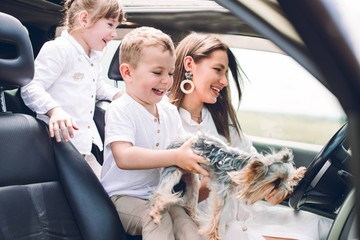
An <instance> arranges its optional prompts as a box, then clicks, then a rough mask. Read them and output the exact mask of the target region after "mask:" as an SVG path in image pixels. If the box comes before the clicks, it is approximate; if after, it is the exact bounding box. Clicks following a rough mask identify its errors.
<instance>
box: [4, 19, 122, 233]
mask: <svg viewBox="0 0 360 240" xmlns="http://www.w3.org/2000/svg"><path fill="white" fill-rule="evenodd" d="M0 22H2V23H4V22H6V23H7V24H6V25H5V24H2V25H1V26H0V44H1V45H2V48H1V49H2V50H4V51H0V69H1V71H0V72H1V73H0V86H1V93H3V91H4V90H11V89H16V88H19V87H21V86H23V85H25V84H26V83H28V82H29V81H30V80H31V79H32V77H33V74H34V58H33V53H32V47H31V43H30V39H29V37H28V33H27V31H26V29H25V28H24V26H23V25H22V24H21V23H20V22H19V21H18V20H17V19H16V18H14V17H12V16H10V15H7V14H4V13H0ZM4 45H6V46H4ZM8 49H12V50H13V49H16V50H17V51H7V50H8ZM2 96H3V95H2ZM1 106H2V112H1V113H0V152H1V158H0V165H1V169H2V173H1V175H0V205H1V208H0V229H1V238H2V239H24V237H25V238H26V239H94V240H95V239H96V240H99V239H104V240H108V239H126V238H125V234H124V229H123V228H122V225H121V223H120V220H119V218H118V216H117V213H116V210H115V208H114V206H113V204H112V202H111V201H110V199H109V197H108V195H107V193H106V192H105V190H104V189H103V187H102V186H101V184H100V182H99V181H98V179H97V177H96V176H95V174H94V173H93V172H92V170H91V168H90V167H89V166H88V165H87V164H86V163H85V161H83V159H82V156H81V155H80V153H79V152H78V151H77V150H76V149H75V148H74V147H73V145H72V144H71V143H70V142H60V143H58V142H56V141H52V139H51V138H50V136H49V132H48V130H47V126H46V125H45V124H44V123H43V122H41V121H38V120H36V118H34V117H33V116H31V115H28V114H23V113H14V112H10V111H7V110H6V109H5V107H4V106H6V103H4V98H2V101H1Z"/></svg>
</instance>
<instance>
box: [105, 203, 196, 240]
mask: <svg viewBox="0 0 360 240" xmlns="http://www.w3.org/2000/svg"><path fill="white" fill-rule="evenodd" d="M111 200H112V201H113V203H114V204H115V207H116V210H117V212H118V214H119V217H120V220H121V223H122V225H123V226H124V229H125V231H126V232H127V233H128V234H130V235H142V239H143V240H175V239H176V240H200V239H202V237H201V236H200V235H199V233H198V227H197V226H196V224H195V223H194V222H193V220H192V219H191V218H190V216H189V215H188V214H187V213H186V212H185V210H184V209H183V208H182V207H179V206H173V207H171V208H170V209H169V211H168V212H166V213H164V215H163V217H162V219H161V224H160V225H159V226H158V225H156V224H155V223H154V222H153V221H152V219H151V217H150V216H149V213H148V211H149V206H148V201H147V200H143V199H139V198H135V197H129V196H113V197H111Z"/></svg>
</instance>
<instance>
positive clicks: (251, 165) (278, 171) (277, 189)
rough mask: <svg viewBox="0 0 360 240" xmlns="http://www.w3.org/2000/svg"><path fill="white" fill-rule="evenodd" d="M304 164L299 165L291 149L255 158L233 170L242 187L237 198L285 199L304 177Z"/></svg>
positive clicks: (237, 181)
mask: <svg viewBox="0 0 360 240" xmlns="http://www.w3.org/2000/svg"><path fill="white" fill-rule="evenodd" d="M305 171H306V169H305V168H304V167H300V168H297V169H296V168H295V167H294V164H293V154H292V152H291V151H290V150H289V149H283V150H281V151H279V152H277V153H273V154H268V155H265V156H262V155H258V157H256V158H255V159H251V160H250V161H249V162H248V164H247V165H246V166H245V167H244V168H242V169H241V170H240V171H236V172H231V173H229V175H230V176H231V179H232V181H233V182H234V183H235V185H236V186H237V189H239V192H238V193H236V195H237V197H238V198H240V199H242V200H244V201H245V202H246V203H248V204H253V203H255V202H256V201H259V200H261V199H265V200H266V201H268V202H270V203H272V204H274V205H275V204H278V203H280V202H282V201H283V200H284V199H285V198H286V197H287V196H288V195H289V194H290V193H291V192H292V190H293V187H294V186H296V185H297V184H298V183H299V181H300V180H301V179H302V178H303V177H304V174H305Z"/></svg>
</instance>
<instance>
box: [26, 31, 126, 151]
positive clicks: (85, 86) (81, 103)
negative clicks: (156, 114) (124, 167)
mask: <svg viewBox="0 0 360 240" xmlns="http://www.w3.org/2000/svg"><path fill="white" fill-rule="evenodd" d="M100 60H101V53H100V52H98V51H92V52H91V53H90V56H88V55H87V54H86V53H85V51H84V49H83V47H82V46H81V45H80V44H79V43H78V42H77V41H76V40H75V39H74V38H73V37H72V36H71V35H70V34H69V33H68V32H67V31H63V32H62V34H61V36H59V37H57V38H56V39H55V40H51V41H48V42H46V43H45V44H44V45H43V47H42V48H41V50H40V52H39V54H38V56H37V57H36V59H35V76H34V78H33V80H32V81H31V82H30V83H29V84H27V85H26V86H24V87H22V88H21V96H22V98H23V100H24V102H25V104H26V105H27V106H28V107H29V108H30V109H32V110H33V111H34V112H36V113H37V116H38V118H39V119H41V120H43V121H45V122H46V123H48V121H49V117H48V116H46V115H45V114H46V113H47V112H48V111H49V110H51V109H52V108H54V107H58V106H61V107H62V108H63V109H64V110H65V111H66V112H67V113H68V114H69V115H70V116H71V117H72V118H73V120H75V122H76V123H77V125H78V126H79V130H78V131H74V134H75V136H74V138H71V139H70V140H71V142H72V143H73V144H74V145H75V147H76V148H77V149H78V150H79V151H80V153H82V154H89V153H90V152H91V145H92V143H93V142H94V143H95V144H96V145H97V146H99V148H100V149H102V142H101V139H100V136H99V133H98V131H97V128H96V125H95V122H94V121H93V116H94V109H95V101H96V100H97V99H106V100H112V97H113V96H114V95H115V94H116V93H118V92H119V89H117V88H115V87H112V86H111V85H109V84H106V83H105V81H104V80H103V79H102V77H101V64H100Z"/></svg>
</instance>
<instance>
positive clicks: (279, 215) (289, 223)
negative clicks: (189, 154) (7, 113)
mask: <svg viewBox="0 0 360 240" xmlns="http://www.w3.org/2000/svg"><path fill="white" fill-rule="evenodd" d="M179 113H180V116H181V118H182V123H183V126H184V129H185V131H186V132H189V133H196V132H197V131H202V132H204V133H207V134H211V135H213V136H216V137H219V138H221V139H223V140H224V141H225V137H223V136H220V135H219V134H218V133H217V130H216V127H215V123H214V121H213V119H212V117H211V114H210V112H209V111H208V110H207V109H206V108H203V109H202V112H201V116H202V120H203V121H202V122H201V123H200V124H199V123H197V122H195V121H193V120H192V119H191V115H190V113H189V112H188V111H186V110H185V109H183V108H179ZM230 137H231V143H232V144H231V146H233V147H238V148H240V149H241V150H243V151H248V152H256V149H255V148H254V147H253V146H252V141H251V140H250V139H249V138H248V137H247V136H246V135H245V134H243V136H242V139H240V138H239V136H238V135H237V134H236V131H235V129H234V128H233V127H230ZM207 202H208V201H207V200H205V201H203V202H201V203H200V204H199V207H200V209H202V208H204V207H205V205H206V204H208V203H207ZM224 211H226V214H224V216H227V217H229V219H234V218H235V219H236V220H235V221H232V222H230V223H229V224H228V225H227V226H226V229H227V231H226V234H225V238H224V239H225V240H235V239H249V240H265V239H264V238H263V237H262V236H274V237H283V238H294V239H301V240H311V239H320V240H323V239H326V236H327V234H328V231H329V229H330V227H331V224H332V220H331V219H327V218H325V217H321V216H317V215H315V214H311V213H307V212H304V211H302V212H295V211H294V210H292V209H290V208H288V207H284V206H281V205H276V206H272V205H269V204H268V203H266V202H263V201H260V202H258V203H256V204H254V205H245V204H241V203H239V202H238V201H236V200H235V199H234V198H231V199H228V205H227V209H225V210H224ZM243 227H246V228H245V229H247V230H246V231H244V230H243V229H244V228H243Z"/></svg>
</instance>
